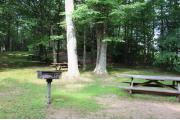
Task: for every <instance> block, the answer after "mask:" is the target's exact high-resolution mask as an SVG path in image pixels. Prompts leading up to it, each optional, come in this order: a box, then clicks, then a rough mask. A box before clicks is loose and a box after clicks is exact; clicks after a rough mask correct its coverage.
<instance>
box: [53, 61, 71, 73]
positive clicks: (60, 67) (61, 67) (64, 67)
mask: <svg viewBox="0 0 180 120" xmlns="http://www.w3.org/2000/svg"><path fill="white" fill-rule="evenodd" d="M51 66H52V67H55V69H56V71H67V69H68V64H67V63H66V62H64V63H52V65H51Z"/></svg>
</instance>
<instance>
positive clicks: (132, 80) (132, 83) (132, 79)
mask: <svg viewBox="0 0 180 120" xmlns="http://www.w3.org/2000/svg"><path fill="white" fill-rule="evenodd" d="M133 85H134V78H133V77H132V78H131V84H130V86H131V87H133ZM129 93H130V94H132V93H133V91H132V90H129Z"/></svg>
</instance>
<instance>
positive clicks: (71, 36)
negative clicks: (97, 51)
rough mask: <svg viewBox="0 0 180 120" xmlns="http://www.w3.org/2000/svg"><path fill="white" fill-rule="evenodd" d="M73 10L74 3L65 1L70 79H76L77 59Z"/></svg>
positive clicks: (68, 0) (77, 73)
mask: <svg viewBox="0 0 180 120" xmlns="http://www.w3.org/2000/svg"><path fill="white" fill-rule="evenodd" d="M73 10H74V1H73V0H65V12H66V25H67V53H68V75H69V76H70V77H78V76H79V69H78V57H77V41H76V36H75V30H74V23H73V20H72V13H73Z"/></svg>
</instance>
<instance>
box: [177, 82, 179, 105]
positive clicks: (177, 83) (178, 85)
mask: <svg viewBox="0 0 180 120" xmlns="http://www.w3.org/2000/svg"><path fill="white" fill-rule="evenodd" d="M177 89H178V91H179V92H180V82H177ZM177 98H178V101H179V102H180V95H178V96H177Z"/></svg>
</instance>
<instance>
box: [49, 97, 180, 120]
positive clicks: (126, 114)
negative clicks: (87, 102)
mask: <svg viewBox="0 0 180 120" xmlns="http://www.w3.org/2000/svg"><path fill="white" fill-rule="evenodd" d="M96 100H97V103H98V104H101V105H102V106H104V107H103V109H102V110H99V111H97V112H84V111H81V110H77V109H75V108H67V109H65V108H62V109H54V108H52V107H50V108H49V109H48V113H49V114H48V115H47V116H46V118H54V119H56V118H64V119H66V118H99V119H101V118H111V119H113V118H129V119H131V118H136V119H138V118H139V119H142V118H144V119H145V118H146V119H148V118H149V119H151V118H157V119H168V118H171V119H172V118H173V119H176V118H180V114H179V113H180V104H179V103H168V102H159V101H158V102H157V101H145V100H128V99H125V98H119V97H118V96H116V95H105V96H101V97H97V98H96Z"/></svg>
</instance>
